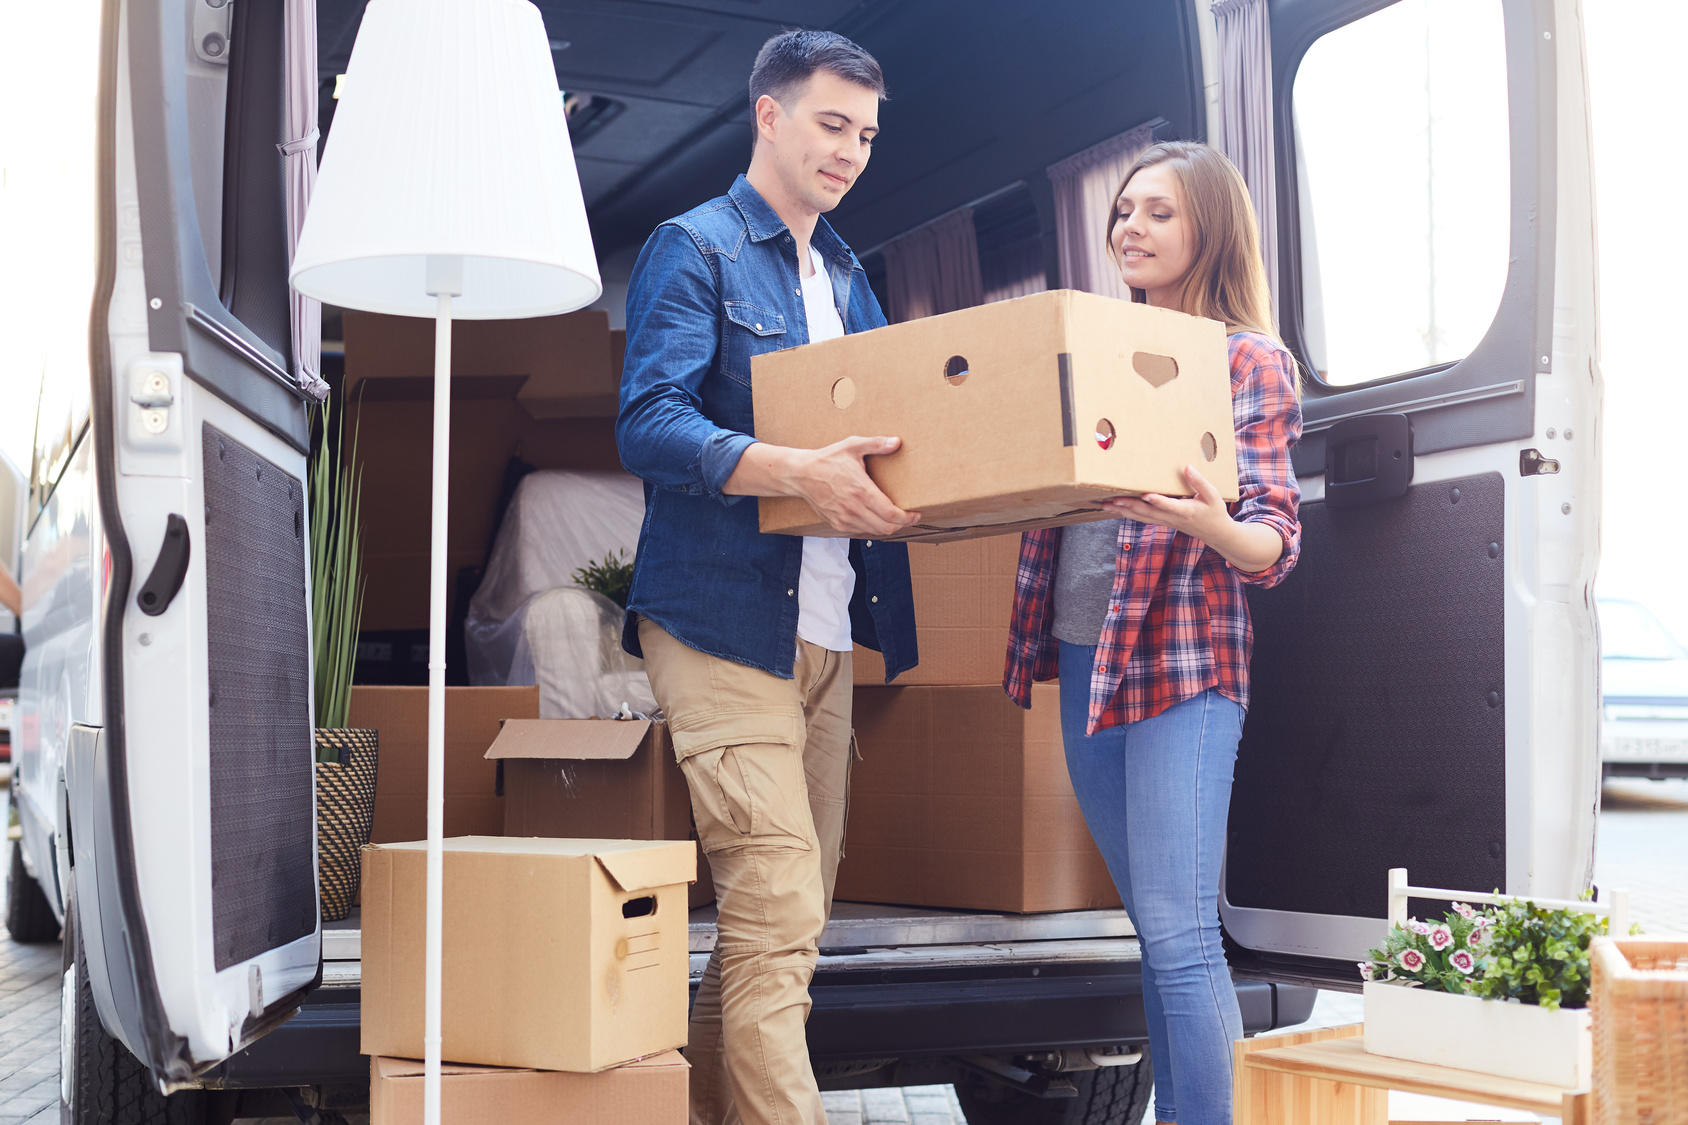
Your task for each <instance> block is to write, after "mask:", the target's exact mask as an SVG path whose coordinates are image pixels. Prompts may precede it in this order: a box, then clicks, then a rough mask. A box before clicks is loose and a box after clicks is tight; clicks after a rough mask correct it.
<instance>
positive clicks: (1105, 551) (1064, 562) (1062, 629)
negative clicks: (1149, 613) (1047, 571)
mask: <svg viewBox="0 0 1688 1125" xmlns="http://www.w3.org/2000/svg"><path fill="white" fill-rule="evenodd" d="M1120 522H1121V521H1119V520H1096V521H1095V522H1092V523H1075V524H1069V525H1068V526H1066V527H1063V528H1062V529H1061V551H1060V557H1059V558H1058V559H1057V560H1056V562H1055V623H1054V625H1053V626H1052V627H1051V629H1050V631H1051V632H1053V633H1054V634H1055V636H1057V637H1058V638H1060V639H1061V640H1063V641H1066V642H1067V643H1069V644H1075V645H1093V644H1096V643H1097V642H1098V641H1100V640H1101V639H1102V623H1103V622H1104V621H1106V620H1107V618H1108V599H1109V598H1110V597H1111V596H1112V595H1113V592H1114V571H1115V570H1116V568H1117V567H1118V566H1119V525H1120Z"/></svg>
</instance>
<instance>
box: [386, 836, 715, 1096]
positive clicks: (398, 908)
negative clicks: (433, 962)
mask: <svg viewBox="0 0 1688 1125" xmlns="http://www.w3.org/2000/svg"><path fill="white" fill-rule="evenodd" d="M426 861H427V849H426V845H425V844H423V843H421V842H407V843H398V844H375V845H371V846H370V847H369V848H368V849H367V850H366V851H365V853H364V875H363V990H362V991H363V1012H362V1050H363V1052H364V1053H365V1054H367V1055H369V1056H370V1075H371V1094H370V1100H371V1110H372V1120H377V1121H392V1122H397V1121H401V1120H402V1121H412V1120H417V1119H418V1118H417V1116H416V1115H415V1107H417V1106H419V1105H420V1091H419V1087H420V1085H421V1083H420V1074H419V1071H420V1064H417V1063H415V1062H414V1061H413V1060H415V1059H418V1058H420V1057H421V1056H422V1053H423V1052H422V1033H423V973H424V961H423V945H424V943H423V938H424V924H425V922H424V914H425V909H424V908H425V898H424V887H425V882H426ZM694 863H695V860H694V850H693V846H692V845H691V844H690V843H688V842H662V841H654V842H653V841H636V840H557V839H512V838H507V837H496V836H467V837H457V838H453V839H448V840H446V841H445V855H444V890H443V898H442V904H443V918H442V928H441V977H442V981H443V988H442V993H441V1009H440V1019H441V1055H442V1057H443V1058H444V1059H446V1060H448V1061H449V1062H450V1063H452V1064H453V1065H452V1066H451V1067H450V1068H449V1069H448V1070H447V1071H446V1072H445V1073H444V1074H443V1076H442V1086H441V1097H442V1100H443V1101H444V1102H445V1104H448V1105H451V1104H458V1103H461V1104H463V1105H464V1106H473V1107H475V1108H474V1109H473V1110H472V1111H471V1110H468V1109H465V1111H464V1112H465V1116H463V1117H458V1116H456V1115H455V1114H450V1113H448V1114H447V1115H446V1119H447V1120H483V1119H484V1120H487V1121H499V1122H503V1121H521V1120H537V1119H539V1118H538V1117H536V1116H535V1115H536V1114H537V1115H540V1116H542V1117H543V1118H544V1119H545V1120H574V1121H592V1122H594V1123H601V1125H635V1123H636V1125H679V1123H680V1122H683V1121H684V1120H685V1114H686V1098H685V1087H686V1083H685V1063H684V1061H682V1060H680V1059H679V1057H678V1056H677V1055H674V1054H673V1051H674V1049H675V1048H678V1047H682V1046H684V1045H685V1042H686V1004H687V966H688V950H687V931H686V926H687V917H686V914H687V911H686V884H687V883H689V882H690V881H691V879H692V878H693V876H694V874H695V866H694ZM628 1064H635V1065H628ZM557 1072H562V1073H557ZM470 1113H473V1114H478V1115H480V1116H468V1114H470Z"/></svg>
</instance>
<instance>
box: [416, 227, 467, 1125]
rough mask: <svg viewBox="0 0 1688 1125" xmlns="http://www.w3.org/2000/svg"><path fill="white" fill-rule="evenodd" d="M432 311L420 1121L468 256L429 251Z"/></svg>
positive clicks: (431, 1042)
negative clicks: (454, 338)
mask: <svg viewBox="0 0 1688 1125" xmlns="http://www.w3.org/2000/svg"><path fill="white" fill-rule="evenodd" d="M426 290H427V293H428V295H429V296H431V297H435V298H437V299H438V301H439V304H438V307H437V308H436V310H435V312H434V482H433V516H432V524H431V526H430V528H429V531H430V536H429V538H430V542H429V548H428V875H427V881H428V885H427V908H426V917H425V923H424V924H425V926H426V932H427V937H426V939H425V943H424V951H423V962H424V968H423V973H424V983H423V1009H422V1011H423V1017H422V1060H423V1062H422V1066H423V1069H422V1107H423V1108H422V1121H423V1125H440V944H441V943H440V929H441V924H442V918H443V913H444V912H443V910H442V905H441V904H442V899H443V894H444V884H445V865H444V854H443V849H442V841H443V840H444V839H445V596H446V554H445V552H446V516H447V500H448V496H449V487H450V481H451V299H452V298H453V297H456V296H461V295H462V293H463V258H462V256H461V255H457V254H430V255H428V266H427V277H426Z"/></svg>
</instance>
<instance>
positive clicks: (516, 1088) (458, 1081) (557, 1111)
mask: <svg viewBox="0 0 1688 1125" xmlns="http://www.w3.org/2000/svg"><path fill="white" fill-rule="evenodd" d="M689 1070H690V1068H689V1067H688V1066H687V1065H686V1060H685V1059H684V1058H682V1057H681V1055H680V1053H679V1052H678V1051H664V1052H663V1053H662V1054H660V1055H654V1056H652V1057H651V1058H648V1059H639V1060H637V1061H635V1062H630V1063H627V1064H626V1065H625V1066H618V1067H614V1068H612V1069H610V1070H606V1071H602V1072H601V1073H598V1074H571V1073H568V1072H567V1071H557V1070H524V1069H515V1068H510V1067H492V1066H464V1065H462V1064H460V1063H445V1064H443V1065H442V1066H441V1067H440V1120H441V1121H448V1122H450V1123H451V1125H553V1123H554V1122H572V1121H578V1122H581V1123H582V1125H587V1123H590V1125H685V1121H686V1081H687V1074H688V1071H689ZM421 1122H422V1064H421V1063H420V1062H419V1061H417V1060H415V1059H392V1058H385V1057H383V1056H380V1055H376V1056H374V1057H373V1058H371V1059H370V1060H369V1125H421Z"/></svg>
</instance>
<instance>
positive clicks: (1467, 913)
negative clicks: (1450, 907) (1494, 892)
mask: <svg viewBox="0 0 1688 1125" xmlns="http://www.w3.org/2000/svg"><path fill="white" fill-rule="evenodd" d="M1454 912H1455V913H1456V914H1458V915H1459V916H1460V917H1461V918H1475V917H1477V912H1476V911H1475V910H1473V909H1471V906H1470V904H1469V903H1464V902H1456V903H1454Z"/></svg>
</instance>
